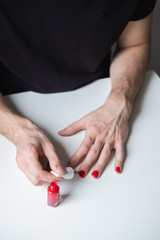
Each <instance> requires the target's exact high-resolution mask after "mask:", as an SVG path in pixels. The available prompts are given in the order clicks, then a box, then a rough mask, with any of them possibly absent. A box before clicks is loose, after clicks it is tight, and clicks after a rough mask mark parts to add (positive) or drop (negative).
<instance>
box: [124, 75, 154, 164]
mask: <svg viewBox="0 0 160 240" xmlns="http://www.w3.org/2000/svg"><path fill="white" fill-rule="evenodd" d="M152 76H153V72H148V73H147V75H146V78H145V80H144V82H143V84H142V86H141V89H140V91H139V93H138V94H137V97H136V101H135V104H134V106H133V111H132V113H131V116H130V120H129V130H130V131H129V135H128V139H127V141H128V140H129V138H130V136H131V134H132V131H133V129H134V123H135V120H136V118H137V117H138V115H139V114H140V112H141V110H142V107H143V102H144V97H145V94H146V92H147V91H148V89H149V85H150V82H151V79H152ZM144 121H145V120H144ZM125 150H126V151H125V159H126V157H127V155H128V152H127V147H126V149H125Z"/></svg>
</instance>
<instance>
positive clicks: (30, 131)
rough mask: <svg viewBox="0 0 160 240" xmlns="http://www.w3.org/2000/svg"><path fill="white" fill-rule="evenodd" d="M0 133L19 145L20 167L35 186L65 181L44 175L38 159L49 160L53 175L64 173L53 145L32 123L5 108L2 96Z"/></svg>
mask: <svg viewBox="0 0 160 240" xmlns="http://www.w3.org/2000/svg"><path fill="white" fill-rule="evenodd" d="M0 133H1V134H3V135H4V136H5V137H7V138H8V139H9V140H10V141H12V142H13V143H14V144H15V145H16V147H17V156H16V161H17V165H18V167H19V168H20V169H21V170H22V171H23V172H24V173H25V175H26V176H27V177H28V179H29V180H30V181H31V182H32V184H34V185H42V184H43V183H45V182H52V181H58V180H62V178H56V177H55V176H53V175H52V174H51V173H49V172H47V171H45V170H44V169H43V168H42V166H41V164H40V162H39V157H47V159H48V161H49V164H50V168H51V169H52V170H53V171H55V172H57V173H59V174H63V173H64V169H63V168H62V167H61V164H60V160H59V159H58V157H57V155H56V152H55V149H54V147H53V144H52V142H51V141H50V140H49V138H48V137H47V136H46V134H45V133H44V132H43V131H42V130H40V129H39V128H38V127H37V126H36V125H35V124H33V123H32V122H31V121H30V120H29V119H26V118H24V117H22V116H19V115H17V114H16V113H14V112H13V111H12V110H11V109H10V108H9V107H8V106H7V105H6V103H5V101H4V97H3V96H2V94H1V93H0Z"/></svg>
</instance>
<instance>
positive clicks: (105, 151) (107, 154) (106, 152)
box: [103, 148, 110, 156]
mask: <svg viewBox="0 0 160 240" xmlns="http://www.w3.org/2000/svg"><path fill="white" fill-rule="evenodd" d="M103 153H104V155H105V156H109V155H110V150H109V149H108V148H106V149H104V151H103Z"/></svg>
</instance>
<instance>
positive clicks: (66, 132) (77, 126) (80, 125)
mask: <svg viewBox="0 0 160 240" xmlns="http://www.w3.org/2000/svg"><path fill="white" fill-rule="evenodd" d="M83 129H85V126H84V121H83V119H80V120H78V121H76V122H74V123H72V124H71V125H69V126H68V127H66V128H65V129H63V130H61V131H59V132H58V134H60V135H62V136H70V135H73V134H75V133H76V132H79V131H80V130H83Z"/></svg>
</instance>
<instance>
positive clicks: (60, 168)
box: [56, 165, 65, 174]
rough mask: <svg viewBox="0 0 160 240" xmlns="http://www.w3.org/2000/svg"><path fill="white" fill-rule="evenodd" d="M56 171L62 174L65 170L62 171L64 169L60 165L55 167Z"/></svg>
mask: <svg viewBox="0 0 160 240" xmlns="http://www.w3.org/2000/svg"><path fill="white" fill-rule="evenodd" d="M56 169H57V170H58V172H59V173H62V174H64V173H65V170H64V168H63V167H62V166H61V165H58V166H57V167H56Z"/></svg>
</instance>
